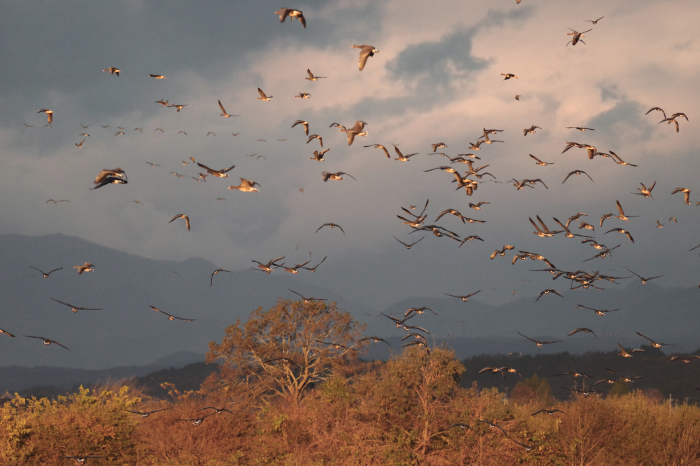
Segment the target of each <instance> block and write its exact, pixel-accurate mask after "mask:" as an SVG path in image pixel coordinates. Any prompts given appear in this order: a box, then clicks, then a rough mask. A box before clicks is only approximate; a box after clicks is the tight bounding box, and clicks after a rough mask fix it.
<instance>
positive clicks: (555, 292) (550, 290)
mask: <svg viewBox="0 0 700 466" xmlns="http://www.w3.org/2000/svg"><path fill="white" fill-rule="evenodd" d="M550 293H554V294H555V295H557V296H559V297H560V298H563V296H562V295H560V294H559V292H558V291H557V290H552V289H547V290H544V291H542V292H540V295H539V296H538V297H537V299H536V300H535V302H537V301H539V300H540V298H541V297H542V296H544V295H548V294H550Z"/></svg>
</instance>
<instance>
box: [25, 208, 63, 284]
mask: <svg viewBox="0 0 700 466" xmlns="http://www.w3.org/2000/svg"><path fill="white" fill-rule="evenodd" d="M47 202H48V201H47ZM29 268H30V269H34V270H37V271H39V272H41V274H42V275H43V276H44V278H49V275H51V274H52V273H54V272H55V271H57V270H63V267H59V268H57V269H53V270H51V271H49V272H42V271H41V270H39V269H37V268H36V267H32V266H31V265H30V266H29Z"/></svg>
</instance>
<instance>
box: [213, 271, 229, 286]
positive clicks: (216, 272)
mask: <svg viewBox="0 0 700 466" xmlns="http://www.w3.org/2000/svg"><path fill="white" fill-rule="evenodd" d="M219 272H228V273H233V272H231V271H230V270H226V269H216V270H214V271H213V272H212V273H211V276H210V277H209V286H210V287H211V286H212V285H213V284H214V275H218V274H219Z"/></svg>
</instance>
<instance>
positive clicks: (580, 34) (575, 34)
mask: <svg viewBox="0 0 700 466" xmlns="http://www.w3.org/2000/svg"><path fill="white" fill-rule="evenodd" d="M567 29H569V31H572V32H569V33H567V34H566V35H567V36H573V37H572V38H571V40H570V41H569V42H567V43H566V46H568V45H569V44H571V45H572V46H574V45H576V44H578V43H579V41H580V42H582V43H583V44H584V45H585V44H586V43H585V42H583V39H581V37H586V35H585V34H584V32H588V31H592V30H593V29H589V30H588V31H583V32H578V31H574V30H573V29H571V28H567ZM566 46H565V47H566Z"/></svg>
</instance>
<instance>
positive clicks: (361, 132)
mask: <svg viewBox="0 0 700 466" xmlns="http://www.w3.org/2000/svg"><path fill="white" fill-rule="evenodd" d="M366 124H367V123H365V122H364V121H361V120H358V121H356V122H355V126H353V127H352V128H350V129H346V128H345V127H344V126H341V127H340V131H344V132H345V133H346V134H347V135H348V146H351V145H352V143H353V142H354V141H355V136H367V131H365V125H366Z"/></svg>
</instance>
